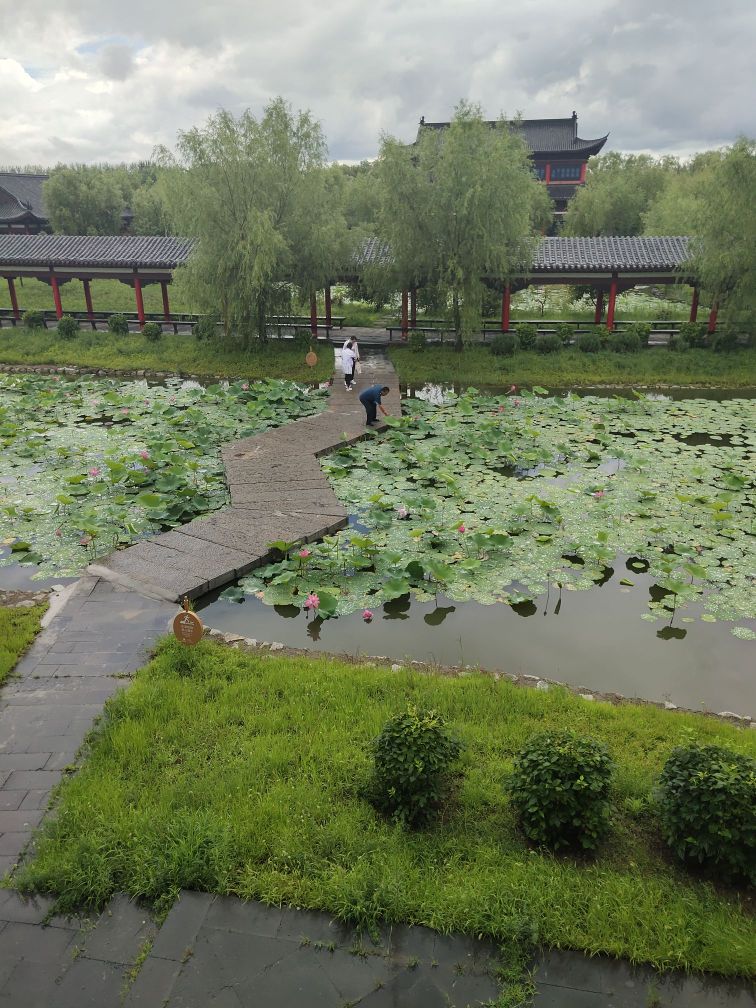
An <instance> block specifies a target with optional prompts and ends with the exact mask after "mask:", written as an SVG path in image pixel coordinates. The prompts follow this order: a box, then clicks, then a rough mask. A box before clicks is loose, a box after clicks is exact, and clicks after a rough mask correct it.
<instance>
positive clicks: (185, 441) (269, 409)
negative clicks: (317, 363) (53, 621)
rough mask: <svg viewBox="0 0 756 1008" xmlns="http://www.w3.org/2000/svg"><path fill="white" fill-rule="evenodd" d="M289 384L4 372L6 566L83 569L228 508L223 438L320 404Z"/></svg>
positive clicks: (0, 436) (1, 482)
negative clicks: (154, 382) (144, 538)
mask: <svg viewBox="0 0 756 1008" xmlns="http://www.w3.org/2000/svg"><path fill="white" fill-rule="evenodd" d="M324 402H325V399H324V394H322V393H320V392H318V391H311V390H308V389H304V388H301V387H299V386H297V385H295V384H293V383H291V382H285V381H265V382H253V383H248V382H234V383H231V384H228V383H226V384H222V385H211V386H209V387H206V388H204V387H202V386H200V385H198V384H197V383H186V382H180V381H175V382H169V383H168V384H167V385H165V386H152V387H150V386H148V384H147V383H146V382H138V381H136V382H135V381H131V382H123V381H118V380H109V379H96V380H88V381H81V380H76V381H65V380H61V379H57V378H54V377H53V378H50V377H47V376H41V375H8V376H0V544H5V545H6V546H7V547H10V551H8V550H6V551H4V556H0V564H3V563H9V562H12V561H20V562H22V563H30V564H37V565H38V567H39V570H38V571H37V572H36V576H40V577H43V576H65V575H73V574H76V573H78V572H79V571H80V570H81V569H82V567H83V566H84V565H85V564H86V563H87V562H88V561H89V560H91V559H92V558H93V557H95V556H98V555H102V554H104V553H107V552H109V551H110V550H112V549H113V548H114V547H115V546H117V545H118V544H119V543H129V542H131V541H132V540H134V539H135V538H138V537H139V536H141V535H144V534H147V533H152V532H156V531H159V530H160V529H164V528H168V527H171V526H175V525H178V524H181V523H183V522H186V521H189V520H190V519H191V518H193V517H194V516H195V515H198V514H201V513H203V512H206V511H211V510H213V509H215V508H218V507H221V506H222V505H224V504H225V503H226V502H227V499H228V497H227V489H226V482H225V477H224V471H223V464H222V461H221V458H220V452H219V446H220V445H221V444H223V443H224V442H227V441H233V440H235V439H237V438H242V437H247V436H249V435H252V434H255V433H257V432H259V431H262V430H266V429H267V428H269V427H274V426H277V425H279V424H282V423H288V422H290V421H291V420H292V419H296V418H297V417H301V416H306V415H309V414H312V413H316V412H318V411H319V410H320V409H322V407H323V405H324Z"/></svg>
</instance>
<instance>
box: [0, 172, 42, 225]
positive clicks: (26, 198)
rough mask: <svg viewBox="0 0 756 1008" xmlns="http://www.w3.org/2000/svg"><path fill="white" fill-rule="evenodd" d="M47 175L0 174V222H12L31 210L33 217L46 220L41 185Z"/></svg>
mask: <svg viewBox="0 0 756 1008" xmlns="http://www.w3.org/2000/svg"><path fill="white" fill-rule="evenodd" d="M47 178H48V176H47V175H25V174H22V173H21V172H0V220H14V219H15V218H17V217H23V216H24V215H25V214H27V213H28V212H29V210H31V212H32V213H33V214H34V216H35V217H39V218H40V219H41V220H47V212H46V211H45V206H44V200H43V199H42V183H43V182H46V181H47Z"/></svg>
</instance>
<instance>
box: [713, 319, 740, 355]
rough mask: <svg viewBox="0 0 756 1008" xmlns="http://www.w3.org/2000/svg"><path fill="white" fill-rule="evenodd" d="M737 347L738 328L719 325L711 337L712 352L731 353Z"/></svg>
mask: <svg viewBox="0 0 756 1008" xmlns="http://www.w3.org/2000/svg"><path fill="white" fill-rule="evenodd" d="M737 348H738V330H737V329H736V328H735V326H733V325H723V326H719V327H718V328H717V330H716V331H715V332H714V334H713V335H712V337H711V349H712V350H713V351H714V353H732V351H733V350H737Z"/></svg>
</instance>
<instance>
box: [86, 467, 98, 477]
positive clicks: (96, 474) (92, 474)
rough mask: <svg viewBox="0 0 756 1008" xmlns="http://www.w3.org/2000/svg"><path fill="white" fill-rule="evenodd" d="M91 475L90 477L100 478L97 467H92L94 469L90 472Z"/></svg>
mask: <svg viewBox="0 0 756 1008" xmlns="http://www.w3.org/2000/svg"><path fill="white" fill-rule="evenodd" d="M89 475H90V476H99V475H100V470H99V469H98V468H97V466H92V468H91V469H90V470H89Z"/></svg>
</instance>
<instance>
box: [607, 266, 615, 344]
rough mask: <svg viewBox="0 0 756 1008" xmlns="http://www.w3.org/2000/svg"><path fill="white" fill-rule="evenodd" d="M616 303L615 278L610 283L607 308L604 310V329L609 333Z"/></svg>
mask: <svg viewBox="0 0 756 1008" xmlns="http://www.w3.org/2000/svg"><path fill="white" fill-rule="evenodd" d="M616 302H617V277H616V276H613V277H612V282H611V284H610V286H609V307H608V308H607V310H606V328H607V329H608V330H609V332H612V331H613V329H614V306H615V304H616Z"/></svg>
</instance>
